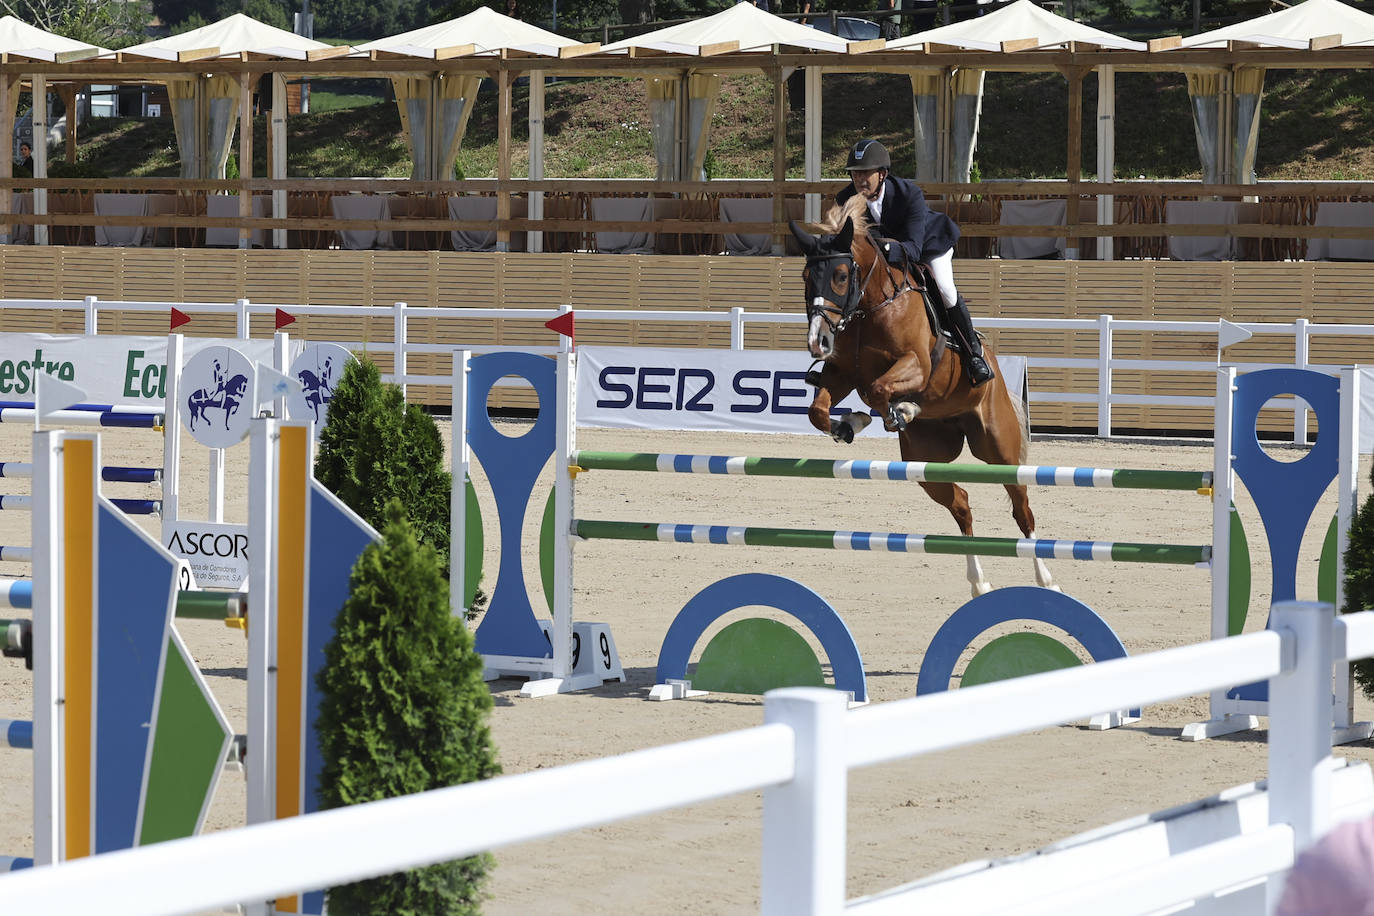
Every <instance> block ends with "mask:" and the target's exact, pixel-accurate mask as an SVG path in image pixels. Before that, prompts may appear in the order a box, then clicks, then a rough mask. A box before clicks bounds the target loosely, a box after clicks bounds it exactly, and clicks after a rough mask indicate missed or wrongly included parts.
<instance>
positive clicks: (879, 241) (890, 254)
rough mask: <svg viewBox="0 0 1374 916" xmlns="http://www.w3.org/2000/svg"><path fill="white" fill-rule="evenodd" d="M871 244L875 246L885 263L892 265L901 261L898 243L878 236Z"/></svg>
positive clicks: (899, 244) (900, 247)
mask: <svg viewBox="0 0 1374 916" xmlns="http://www.w3.org/2000/svg"><path fill="white" fill-rule="evenodd" d="M873 243H874V244H875V245H877V246H878V250H879V251H881V252H882V253H883V258H884V259H885V260H886V261H887V263H889V264H892V263H895V262H897V261H900V260H901V259H902V243H901V242H898V241H896V240H894V239H888V238H883V237H882V236H878V237H877V238H876V239H874V240H873Z"/></svg>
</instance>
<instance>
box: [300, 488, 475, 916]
mask: <svg viewBox="0 0 1374 916" xmlns="http://www.w3.org/2000/svg"><path fill="white" fill-rule="evenodd" d="M381 527H382V540H381V541H380V542H379V543H376V544H372V545H369V546H368V547H367V549H366V550H364V551H363V554H362V556H361V557H359V558H358V563H357V565H356V566H355V567H354V569H353V574H352V576H351V577H350V579H349V598H348V601H347V602H346V603H345V604H344V606H343V609H342V610H341V611H340V612H339V617H338V620H337V622H336V624H335V635H334V638H333V639H332V640H331V641H330V642H329V643H328V645H327V646H326V647H325V660H326V665H325V668H324V669H323V670H322V671H321V672H320V676H319V680H318V683H319V687H320V690H321V693H322V698H321V701H320V715H319V719H318V723H317V728H318V731H319V738H320V753H321V756H322V758H323V761H324V767H323V772H322V774H321V779H320V803H321V805H322V806H323V807H325V808H335V807H341V806H343V805H353V804H358V803H361V802H368V801H376V800H379V799H383V798H395V797H397V796H400V795H408V794H412V793H416V792H424V791H427V790H430V789H439V788H443V787H445V786H454V785H459V784H461V783H466V782H472V781H474V780H478V779H487V778H489V777H491V776H494V775H496V774H497V773H499V772H500V767H499V765H498V764H497V762H496V752H495V749H494V747H493V746H492V741H491V733H490V729H489V728H488V724H487V720H488V715H489V713H490V711H491V706H492V700H491V693H490V692H489V691H488V690H487V686H486V684H485V682H484V681H483V680H482V658H481V656H480V655H478V654H477V652H476V651H475V650H474V649H473V640H472V635H471V633H469V632H468V629H467V627H466V626H465V625H464V624H463V622H462V621H461V620H455V619H453V618H451V617H450V616H449V611H448V585H447V583H446V582H445V581H444V579H443V577H442V576H440V574H439V564H438V562H437V558H436V557H435V554H434V551H433V550H431V549H430V548H429V547H427V546H424V545H421V544H419V543H418V542H417V541H416V538H415V535H414V532H413V531H412V530H411V528H410V525H409V524H408V523H407V522H406V520H405V512H404V509H403V507H402V506H401V503H400V501H399V500H392V501H391V502H390V503H389V504H388V505H387V507H386V518H385V522H384V524H383V525H382V526H381ZM490 866H491V857H490V856H489V855H486V854H483V855H478V856H472V857H470V858H467V859H462V860H458V861H454V862H444V863H440V864H438V865H430V866H427V867H424V868H418V869H414V870H412V871H409V872H404V873H401V874H394V875H386V876H383V877H380V878H372V879H369V880H366V881H359V882H356V883H354V884H347V885H343V886H341V887H335V888H331V889H330V891H329V894H328V901H329V910H330V912H331V913H335V914H338V916H381V914H387V916H401V914H413V916H428V914H441V913H442V914H471V913H478V912H480V907H479V904H480V901H481V899H482V885H483V882H484V880H485V878H486V873H487V870H488V868H489V867H490Z"/></svg>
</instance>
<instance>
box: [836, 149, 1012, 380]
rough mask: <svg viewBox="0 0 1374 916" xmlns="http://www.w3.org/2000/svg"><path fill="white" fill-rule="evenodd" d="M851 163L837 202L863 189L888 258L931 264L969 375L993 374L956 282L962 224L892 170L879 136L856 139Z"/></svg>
mask: <svg viewBox="0 0 1374 916" xmlns="http://www.w3.org/2000/svg"><path fill="white" fill-rule="evenodd" d="M845 168H846V169H847V170H848V171H849V175H850V178H851V179H852V180H853V184H852V185H851V186H850V187H847V188H845V189H844V190H843V191H841V192H840V193H838V194H836V195H835V202H836V203H837V204H840V205H841V206H843V205H844V203H845V201H847V200H849V199H850V198H851V197H853V196H854V195H855V194H862V195H863V197H864V199H865V200H866V201H868V210H869V213H870V214H872V218H873V224H874V226H875V227H876V229H877V230H878V235H879V237H878V238H875V239H874V243H875V244H876V245H877V247H878V250H879V251H881V252H882V253H883V257H884V258H886V259H887V262H888V263H889V264H892V265H893V266H895V267H898V268H903V267H904V266H905V265H906V264H907V263H911V264H917V263H923V264H925V265H926V269H927V270H928V271H929V273H930V278H931V279H932V280H933V281H934V282H935V287H936V289H938V290H939V292H940V298H941V299H943V300H944V304H945V325H946V326H947V327H948V328H949V329H950V330H951V331H953V332H954V335H955V336H956V337H957V338H958V339H959V343H960V344H962V345H963V349H964V368H965V370H966V371H967V372H968V377H969V381H970V382H972V383H973V384H974V385H981V384H983V383H984V382H986V381H989V380H991V379H992V377H993V372H992V367H991V366H989V365H988V363H987V360H985V359H984V358H983V345H982V342H981V341H979V339H978V334H977V332H975V331H974V330H973V319H972V318H971V317H970V316H969V312H968V304H967V303H965V302H964V297H963V296H962V295H960V294H959V291H958V290H957V289H956V288H955V286H954V267H953V263H952V262H953V260H954V243H955V242H957V241H959V227H958V226H957V225H955V223H954V220H952V219H950V218H949V217H948V216H946V215H945V214H943V213H936V212H935V211H934V210H931V209H930V208H929V207H927V206H926V198H925V194H923V193H922V192H921V188H920V187H919V186H918V185H917V184H916V183H915V182H914V181H909V180H907V179H905V178H897V177H896V176H894V175H891V174H889V170H890V169H891V168H892V159H891V157H890V156H888V153H887V149H886V147H884V146H883V145H882V144H881V143H879V142H878V141H877V140H860V141H859V142H858V143H855V144H854V148H853V149H851V150H850V151H849V161H848V162H847V163H846V164H845Z"/></svg>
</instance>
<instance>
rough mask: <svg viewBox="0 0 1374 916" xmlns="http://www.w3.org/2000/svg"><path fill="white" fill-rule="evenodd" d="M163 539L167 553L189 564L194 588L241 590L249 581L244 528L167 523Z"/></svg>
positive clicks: (212, 524)
mask: <svg viewBox="0 0 1374 916" xmlns="http://www.w3.org/2000/svg"><path fill="white" fill-rule="evenodd" d="M165 538H166V544H165V545H164V546H166V548H167V550H168V551H170V552H171V553H172V554H173V555H174V556H177V557H180V558H181V559H183V560H185V561H186V562H187V564H189V565H190V567H191V573H192V574H193V575H194V577H195V580H194V585H195V587H196V588H232V589H235V590H240V589H242V588H243V587H244V584H245V583H246V582H247V581H248V526H247V525H224V524H216V523H214V522H189V521H175V522H168V524H167V530H166V532H165ZM182 581H183V585H182V587H183V588H184V587H186V586H185V584H184V583H185V581H186V580H185V579H183V580H182Z"/></svg>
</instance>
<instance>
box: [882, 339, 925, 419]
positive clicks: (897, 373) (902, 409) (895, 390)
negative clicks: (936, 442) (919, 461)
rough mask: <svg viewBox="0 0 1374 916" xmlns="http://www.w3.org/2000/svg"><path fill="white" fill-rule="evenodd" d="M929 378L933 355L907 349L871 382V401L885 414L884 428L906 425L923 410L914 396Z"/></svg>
mask: <svg viewBox="0 0 1374 916" xmlns="http://www.w3.org/2000/svg"><path fill="white" fill-rule="evenodd" d="M929 380H930V357H929V356H928V355H924V354H921V353H913V352H907V353H903V354H902V355H901V356H900V357H898V359H897V361H896V362H894V363H893V364H892V366H891V368H889V369H888V370H887V371H886V372H884V373H883V374H882V375H880V376H878V378H876V379H875V380H874V381H873V384H872V385H871V386H869V391H870V397H869V400H868V403H869V405H870V406H872V407H873V409H874V410H876V411H878V413H879V414H881V415H882V417H883V428H884V429H886V430H888V431H889V432H897V431H899V430H903V429H906V425H907V424H908V423H910V422H911V421H912V420H915V419H916V418H917V417H918V416H920V413H921V405H920V404H918V403H917V402H916V399H915V396H916V394H917V393H918V392H920V391H921V390H923V389H924V388H925V387H926V383H927V382H928V381H929Z"/></svg>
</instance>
